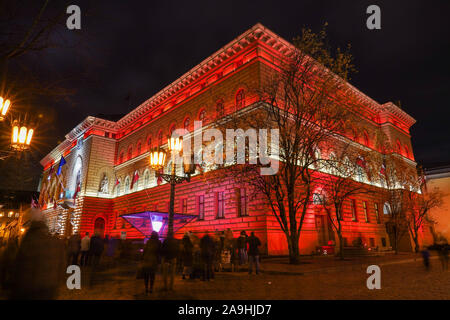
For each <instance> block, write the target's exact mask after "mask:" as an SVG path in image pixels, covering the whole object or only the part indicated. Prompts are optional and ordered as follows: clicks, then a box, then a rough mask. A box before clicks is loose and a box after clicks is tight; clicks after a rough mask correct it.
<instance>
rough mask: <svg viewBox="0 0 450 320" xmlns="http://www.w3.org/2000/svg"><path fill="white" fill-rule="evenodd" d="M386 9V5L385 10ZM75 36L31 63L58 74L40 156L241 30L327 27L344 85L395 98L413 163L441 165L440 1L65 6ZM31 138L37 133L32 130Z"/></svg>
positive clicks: (449, 127)
mask: <svg viewBox="0 0 450 320" xmlns="http://www.w3.org/2000/svg"><path fill="white" fill-rule="evenodd" d="M394 2H395V3H394ZM72 3H73V4H77V5H79V6H80V8H81V11H82V21H81V28H82V29H81V32H78V33H76V32H74V31H70V30H64V31H63V32H61V37H62V38H64V39H65V40H67V41H69V43H70V42H71V41H72V44H73V43H76V45H69V46H65V47H60V48H54V49H50V50H46V51H45V53H42V54H41V55H40V57H39V67H40V68H41V72H43V73H44V74H45V77H48V78H49V79H50V78H51V77H52V76H53V75H56V74H57V75H58V76H61V75H63V76H67V77H68V78H69V80H68V81H67V82H65V85H67V86H69V87H70V88H74V89H76V93H75V94H74V95H73V96H72V97H71V98H70V103H69V102H56V103H52V104H50V105H49V106H48V108H50V109H52V110H54V111H55V112H54V113H52V112H49V115H50V114H53V117H54V118H52V116H49V119H51V120H52V121H51V122H52V123H51V124H50V125H46V126H45V127H43V128H41V129H42V130H41V132H40V137H39V139H40V140H41V142H43V144H41V146H40V150H39V151H40V152H41V153H42V154H45V153H47V152H48V151H50V150H51V149H52V148H54V147H55V146H56V143H57V141H58V140H63V138H64V135H65V134H66V133H67V132H69V131H70V130H71V129H72V128H73V127H74V126H76V125H77V124H78V123H79V122H81V121H82V120H83V119H84V118H85V117H86V116H88V115H96V114H100V113H102V114H124V113H127V112H129V111H131V110H132V109H134V108H135V107H137V106H138V105H139V104H140V103H142V102H143V101H145V100H146V99H148V98H150V97H151V96H152V95H153V94H155V93H157V92H158V91H159V90H161V89H162V88H163V87H165V86H166V85H168V84H170V83H171V82H172V81H174V80H176V79H177V78H178V77H180V76H181V75H182V74H184V73H185V72H186V71H188V70H189V69H191V68H192V67H194V66H195V65H197V64H198V63H199V62H201V61H202V60H203V59H205V58H207V57H208V56H209V55H211V54H212V53H214V52H215V51H217V50H218V49H219V48H221V47H223V46H224V45H225V44H227V43H228V42H230V41H231V40H233V39H234V38H236V37H237V36H238V35H240V34H241V33H243V32H244V31H246V30H247V29H248V28H250V27H251V26H253V25H254V24H256V23H257V22H260V23H262V24H263V25H265V26H266V27H268V28H269V29H271V30H272V31H273V32H275V33H277V34H278V35H280V36H282V37H283V38H285V39H286V40H288V41H291V40H292V38H293V37H294V36H296V35H298V34H300V32H301V28H302V27H303V26H308V27H311V28H312V29H313V30H314V31H319V30H320V28H321V26H322V25H323V23H324V22H328V24H329V25H328V34H329V38H330V40H331V44H332V45H334V46H341V47H344V46H346V44H347V43H350V44H351V45H352V53H353V55H354V58H355V65H356V67H357V69H358V73H357V74H355V75H353V77H352V80H351V83H352V84H353V85H354V86H356V87H357V88H358V89H359V90H361V91H362V92H363V93H365V94H366V95H368V96H369V97H371V98H372V99H374V100H375V101H377V102H379V103H380V104H382V103H385V102H387V101H393V102H397V101H398V100H400V101H401V106H402V108H403V109H404V110H405V111H406V112H407V113H409V114H410V115H411V116H413V117H414V118H415V119H416V120H417V123H416V124H415V125H414V126H413V127H412V130H411V134H412V139H413V147H414V154H415V157H416V160H417V161H418V162H420V163H423V164H425V165H430V164H436V163H450V141H449V139H448V138H449V136H450V134H449V133H450V124H449V121H448V118H449V117H448V115H449V114H450V113H449V111H448V108H449V107H450V104H449V101H450V90H449V89H450V78H449V70H450V68H449V66H450V59H449V58H450V40H449V39H450V37H449V36H450V19H448V13H449V12H450V2H449V1H318V0H314V1H302V0H296V1H261V0H259V1H242V0H240V1H211V0H210V1H178V2H172V1H99V0H97V1H93V2H92V3H90V2H86V1H73V2H72ZM370 4H377V5H379V6H380V8H381V24H382V29H381V30H373V31H372V30H368V29H367V28H366V19H367V17H368V15H367V14H366V8H367V6H368V5H370ZM37 134H38V133H37Z"/></svg>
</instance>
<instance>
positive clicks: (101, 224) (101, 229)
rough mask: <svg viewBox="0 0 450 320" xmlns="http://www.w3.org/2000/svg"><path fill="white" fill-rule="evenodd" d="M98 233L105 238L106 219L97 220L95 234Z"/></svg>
mask: <svg viewBox="0 0 450 320" xmlns="http://www.w3.org/2000/svg"><path fill="white" fill-rule="evenodd" d="M95 233H98V235H99V236H100V237H101V238H103V237H104V236H105V219H103V218H97V219H95V222H94V234H95Z"/></svg>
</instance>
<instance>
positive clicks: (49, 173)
mask: <svg viewBox="0 0 450 320" xmlns="http://www.w3.org/2000/svg"><path fill="white" fill-rule="evenodd" d="M52 174H53V165H52V166H51V167H50V170H49V171H48V177H47V180H50V179H51V178H52Z"/></svg>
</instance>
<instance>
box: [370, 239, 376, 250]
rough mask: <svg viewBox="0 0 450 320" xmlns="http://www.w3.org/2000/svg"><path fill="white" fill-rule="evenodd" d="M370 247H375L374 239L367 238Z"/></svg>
mask: <svg viewBox="0 0 450 320" xmlns="http://www.w3.org/2000/svg"><path fill="white" fill-rule="evenodd" d="M369 242H370V246H371V247H372V248H373V247H375V238H369Z"/></svg>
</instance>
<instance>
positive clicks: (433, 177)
mask: <svg viewBox="0 0 450 320" xmlns="http://www.w3.org/2000/svg"><path fill="white" fill-rule="evenodd" d="M425 176H426V183H427V190H432V189H433V188H436V187H437V188H439V189H440V190H441V191H442V192H443V193H444V199H443V205H442V206H441V207H439V208H434V209H433V210H431V214H430V215H431V217H432V219H433V220H434V221H435V224H434V230H435V232H436V235H438V236H439V235H442V236H444V237H445V238H446V239H447V241H449V242H450V164H447V165H440V166H433V167H429V168H427V169H425Z"/></svg>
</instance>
